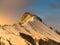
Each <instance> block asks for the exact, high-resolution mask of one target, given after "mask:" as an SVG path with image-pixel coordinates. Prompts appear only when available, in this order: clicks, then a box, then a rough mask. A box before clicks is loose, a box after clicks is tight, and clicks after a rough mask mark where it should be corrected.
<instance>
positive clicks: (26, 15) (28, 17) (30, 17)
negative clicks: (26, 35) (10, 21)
mask: <svg viewBox="0 0 60 45" xmlns="http://www.w3.org/2000/svg"><path fill="white" fill-rule="evenodd" d="M34 18H37V19H38V20H40V21H41V22H42V19H41V18H40V17H38V16H36V15H35V14H32V13H29V12H25V13H24V14H23V15H22V16H21V19H20V20H19V22H20V23H21V24H24V23H26V22H29V21H32V20H33V19H34Z"/></svg>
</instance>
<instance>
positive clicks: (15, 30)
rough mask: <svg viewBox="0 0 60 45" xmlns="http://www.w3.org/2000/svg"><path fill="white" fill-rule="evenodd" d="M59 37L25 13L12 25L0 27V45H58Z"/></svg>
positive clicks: (35, 17) (37, 19)
mask: <svg viewBox="0 0 60 45" xmlns="http://www.w3.org/2000/svg"><path fill="white" fill-rule="evenodd" d="M59 43H60V35H58V34H57V33H56V32H55V31H53V30H52V29H50V28H49V27H48V26H46V25H45V24H44V23H43V21H42V20H41V19H40V18H39V17H37V16H35V15H33V14H31V13H29V12H26V13H24V14H23V15H22V17H21V19H20V20H19V21H18V22H17V23H16V24H13V25H4V26H0V45H60V44H59Z"/></svg>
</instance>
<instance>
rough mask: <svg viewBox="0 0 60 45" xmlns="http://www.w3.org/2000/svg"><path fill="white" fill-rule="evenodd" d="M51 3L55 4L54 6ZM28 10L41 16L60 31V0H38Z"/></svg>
mask: <svg viewBox="0 0 60 45" xmlns="http://www.w3.org/2000/svg"><path fill="white" fill-rule="evenodd" d="M50 4H54V7H53V6H50ZM57 5H58V6H57ZM55 6H57V7H55ZM27 10H28V11H32V12H33V13H34V14H36V15H38V16H39V17H41V18H42V19H43V21H44V22H45V23H46V24H47V25H49V26H52V27H53V28H56V29H57V30H58V31H60V0H37V1H36V2H35V3H34V4H32V5H30V6H29V7H28V8H27Z"/></svg>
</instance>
